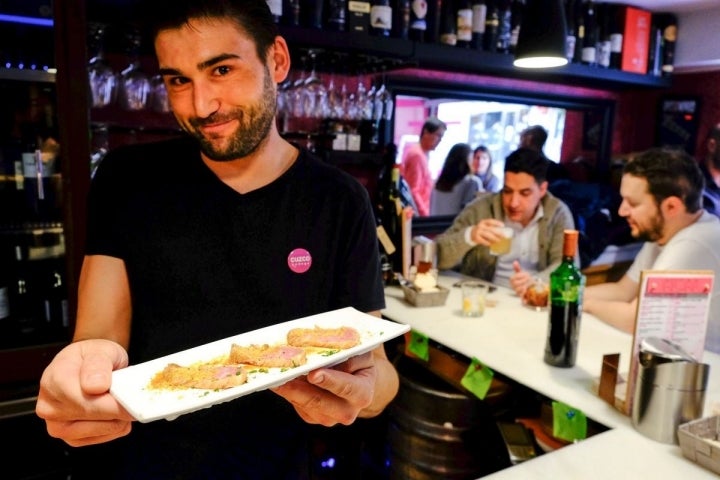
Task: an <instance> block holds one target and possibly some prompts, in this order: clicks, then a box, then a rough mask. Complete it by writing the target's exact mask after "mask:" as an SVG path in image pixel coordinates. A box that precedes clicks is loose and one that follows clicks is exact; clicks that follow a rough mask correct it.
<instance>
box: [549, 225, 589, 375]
mask: <svg viewBox="0 0 720 480" xmlns="http://www.w3.org/2000/svg"><path fill="white" fill-rule="evenodd" d="M578 236H579V233H578V231H577V230H565V232H564V238H563V259H562V263H561V264H560V265H559V266H558V267H557V268H556V269H555V270H554V271H553V272H552V273H551V274H550V300H549V308H548V329H547V339H546V343H545V358H544V360H545V363H547V364H549V365H553V366H555V367H565V368H567V367H572V366H573V365H575V359H576V357H577V346H578V338H579V336H580V319H581V316H582V297H583V291H584V288H585V276H584V275H583V274H582V272H581V271H580V269H579V268H578V266H577V265H576V264H575V256H576V254H577V248H578Z"/></svg>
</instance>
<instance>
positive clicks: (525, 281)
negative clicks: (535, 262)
mask: <svg viewBox="0 0 720 480" xmlns="http://www.w3.org/2000/svg"><path fill="white" fill-rule="evenodd" d="M513 270H514V272H513V274H512V275H511V276H510V287H512V289H513V290H515V293H516V294H517V295H518V297H520V298H522V297H523V295H525V290H527V289H528V287H529V286H530V284H531V283H532V282H533V278H532V276H530V274H529V273H528V272H526V271H525V270H523V269H522V268H521V267H520V262H518V261H517V260H515V261H514V262H513Z"/></svg>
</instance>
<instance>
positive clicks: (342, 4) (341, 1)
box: [326, 0, 347, 32]
mask: <svg viewBox="0 0 720 480" xmlns="http://www.w3.org/2000/svg"><path fill="white" fill-rule="evenodd" d="M326 8H327V22H326V25H327V28H328V30H332V31H335V32H344V31H345V26H346V19H345V11H346V10H347V1H346V0H328V1H327V3H326Z"/></svg>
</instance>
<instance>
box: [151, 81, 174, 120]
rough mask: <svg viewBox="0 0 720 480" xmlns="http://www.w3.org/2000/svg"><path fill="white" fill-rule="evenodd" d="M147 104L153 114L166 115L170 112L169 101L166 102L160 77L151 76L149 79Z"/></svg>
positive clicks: (166, 95)
mask: <svg viewBox="0 0 720 480" xmlns="http://www.w3.org/2000/svg"><path fill="white" fill-rule="evenodd" d="M148 104H149V105H150V109H151V110H152V111H154V112H158V113H167V112H169V111H170V101H169V100H168V93H167V89H166V88H165V82H163V78H162V75H153V77H152V78H151V79H150V100H149V101H148Z"/></svg>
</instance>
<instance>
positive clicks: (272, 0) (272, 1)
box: [266, 0, 283, 17]
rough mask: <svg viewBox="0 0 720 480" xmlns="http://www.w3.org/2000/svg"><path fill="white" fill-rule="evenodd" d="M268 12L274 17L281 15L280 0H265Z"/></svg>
mask: <svg viewBox="0 0 720 480" xmlns="http://www.w3.org/2000/svg"><path fill="white" fill-rule="evenodd" d="M266 1H267V4H268V7H270V13H272V14H273V16H275V17H282V3H283V2H282V0H266Z"/></svg>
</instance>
